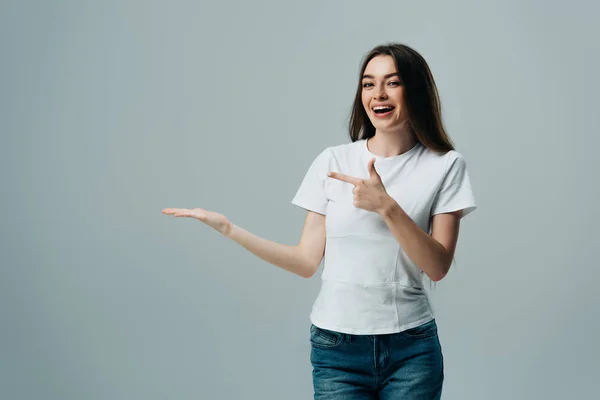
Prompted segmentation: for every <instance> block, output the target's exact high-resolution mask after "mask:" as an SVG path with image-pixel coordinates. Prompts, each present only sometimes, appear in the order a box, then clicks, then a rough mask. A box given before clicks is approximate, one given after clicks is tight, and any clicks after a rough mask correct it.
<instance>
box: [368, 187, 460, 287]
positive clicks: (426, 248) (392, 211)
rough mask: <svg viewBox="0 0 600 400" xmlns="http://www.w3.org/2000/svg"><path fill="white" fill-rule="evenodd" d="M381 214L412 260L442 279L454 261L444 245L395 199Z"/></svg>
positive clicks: (434, 276) (432, 278) (431, 274)
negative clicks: (419, 224) (425, 230)
mask: <svg viewBox="0 0 600 400" xmlns="http://www.w3.org/2000/svg"><path fill="white" fill-rule="evenodd" d="M380 214H381V216H382V217H383V219H384V221H385V223H386V224H387V226H388V227H389V228H390V230H391V231H392V234H393V235H394V237H395V238H396V240H397V241H398V242H399V243H400V246H401V247H402V249H403V250H404V252H405V253H406V255H407V256H408V257H409V258H410V259H411V260H412V262H414V263H415V264H416V265H417V266H418V267H419V268H421V269H422V270H423V272H425V273H426V274H427V276H429V278H430V279H431V280H432V281H439V280H441V279H442V278H443V277H444V276H445V275H446V273H447V272H448V270H449V269H450V264H451V262H452V259H451V258H450V255H449V253H448V251H447V250H446V249H445V248H444V246H442V245H441V244H440V243H439V242H438V241H437V240H435V239H434V238H433V237H431V236H430V235H428V234H427V233H426V232H424V231H423V230H422V229H421V228H420V227H419V226H418V225H417V224H416V223H415V222H414V221H413V220H412V219H411V218H410V216H408V214H406V212H405V211H404V210H403V209H402V207H400V206H399V205H398V203H396V201H394V200H393V199H390V202H389V203H388V204H387V205H386V207H385V208H384V209H383V210H382V211H381V212H380Z"/></svg>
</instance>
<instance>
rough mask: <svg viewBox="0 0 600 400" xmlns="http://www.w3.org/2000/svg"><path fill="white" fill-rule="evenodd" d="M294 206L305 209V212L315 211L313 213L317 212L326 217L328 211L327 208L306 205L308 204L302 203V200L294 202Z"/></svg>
mask: <svg viewBox="0 0 600 400" xmlns="http://www.w3.org/2000/svg"><path fill="white" fill-rule="evenodd" d="M292 204H293V205H295V206H297V207H300V208H303V209H305V210H308V211H313V212H316V213H319V214H323V215H326V209H327V207H326V206H325V207H318V206H315V205H312V204H310V203H306V202H303V201H300V200H292Z"/></svg>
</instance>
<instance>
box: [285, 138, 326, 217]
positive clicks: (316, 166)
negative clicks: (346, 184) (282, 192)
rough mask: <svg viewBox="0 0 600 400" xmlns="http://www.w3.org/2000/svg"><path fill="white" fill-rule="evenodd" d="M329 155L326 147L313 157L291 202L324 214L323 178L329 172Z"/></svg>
mask: <svg viewBox="0 0 600 400" xmlns="http://www.w3.org/2000/svg"><path fill="white" fill-rule="evenodd" d="M329 157H330V150H329V148H326V149H325V150H323V151H322V152H321V153H320V154H319V155H318V156H317V157H316V158H315V159H314V161H313V162H312V164H311V165H310V167H309V168H308V171H307V172H306V174H305V175H304V179H303V180H302V183H301V184H300V187H299V188H298V191H297V192H296V195H295V196H294V198H293V199H292V204H294V205H296V206H298V207H301V208H304V209H305V210H310V211H314V212H316V213H319V214H323V215H325V214H326V210H327V196H326V195H325V179H327V172H329V171H328V168H329Z"/></svg>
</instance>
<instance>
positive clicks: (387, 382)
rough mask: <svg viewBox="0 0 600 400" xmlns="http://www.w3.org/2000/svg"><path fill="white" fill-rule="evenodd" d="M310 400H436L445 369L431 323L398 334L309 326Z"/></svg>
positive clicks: (434, 327) (436, 335) (435, 333)
mask: <svg viewBox="0 0 600 400" xmlns="http://www.w3.org/2000/svg"><path fill="white" fill-rule="evenodd" d="M310 343H311V353H310V361H311V363H312V366H313V372H312V376H313V386H314V398H315V400H367V399H373V400H374V399H380V400H391V399H394V400H396V399H401V400H412V399H415V400H416V399H419V400H437V399H439V398H440V397H441V394H442V383H443V381H444V367H443V357H442V349H441V346H440V342H439V339H438V334H437V325H436V323H435V320H431V321H429V322H427V323H425V324H422V325H420V326H418V327H416V328H411V329H408V330H406V331H403V332H399V333H392V334H383V335H352V334H347V333H340V332H335V331H331V330H327V329H322V328H319V327H317V326H315V325H312V324H311V326H310Z"/></svg>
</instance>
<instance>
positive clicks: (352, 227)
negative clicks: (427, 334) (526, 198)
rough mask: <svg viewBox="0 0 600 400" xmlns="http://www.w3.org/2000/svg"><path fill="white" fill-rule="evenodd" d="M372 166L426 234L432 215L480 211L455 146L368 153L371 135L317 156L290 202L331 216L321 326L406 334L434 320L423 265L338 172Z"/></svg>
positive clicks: (316, 318)
mask: <svg viewBox="0 0 600 400" xmlns="http://www.w3.org/2000/svg"><path fill="white" fill-rule="evenodd" d="M371 158H375V159H376V161H375V169H376V171H377V173H378V174H379V175H380V176H381V179H382V181H383V185H384V186H385V189H386V191H387V193H388V194H389V195H390V196H391V197H392V198H393V199H394V200H396V202H397V203H398V204H399V205H400V207H402V209H403V210H404V211H405V212H406V213H407V214H408V215H409V216H410V217H411V218H412V220H413V221H414V222H415V223H416V224H417V225H418V226H419V227H420V228H421V229H422V230H423V231H425V232H427V233H431V230H430V228H431V226H430V225H431V217H432V216H433V215H435V214H440V213H447V212H452V211H457V210H461V209H462V210H463V217H464V216H466V215H467V214H469V213H470V212H471V211H473V210H475V208H476V205H475V201H474V198H473V193H472V190H471V183H470V180H469V175H468V172H467V166H466V163H465V160H464V158H463V157H462V155H461V154H460V153H458V152H456V151H454V150H453V151H449V152H447V153H445V154H442V153H438V152H435V151H432V150H429V149H428V148H427V147H425V146H424V145H422V144H420V143H417V144H416V145H415V146H414V147H413V148H412V149H410V150H408V151H407V152H405V153H403V154H400V155H398V156H394V157H381V156H377V155H375V154H373V153H371V152H370V151H369V149H368V147H367V140H364V139H362V140H358V141H356V142H353V143H348V144H342V145H337V146H332V147H328V148H326V149H325V150H323V151H322V152H321V153H320V154H319V155H318V156H317V157H316V159H315V160H314V161H313V163H312V164H311V166H310V168H309V169H308V172H307V173H306V175H305V177H304V179H303V181H302V183H301V185H300V187H299V189H298V191H297V193H296V195H295V196H294V198H293V199H292V203H293V204H295V205H297V206H299V207H301V208H304V209H306V210H311V211H314V212H317V213H319V214H324V215H326V222H325V226H326V245H325V256H324V261H323V262H324V264H323V273H322V275H321V289H320V292H319V295H318V297H317V299H316V300H315V302H314V304H313V308H312V312H311V315H310V320H311V322H312V323H313V324H314V325H316V326H318V327H320V328H324V329H329V330H333V331H337V332H343V333H350V334H386V333H396V332H401V331H403V330H406V329H410V328H413V327H415V326H418V325H421V324H423V323H425V322H428V321H430V320H431V319H433V312H432V309H431V306H430V303H429V299H428V297H427V293H426V292H425V290H424V289H423V284H422V279H421V278H422V274H423V272H422V270H421V269H420V268H419V267H417V266H416V265H415V264H414V263H413V262H412V261H411V260H410V259H409V258H408V256H407V255H406V253H405V252H404V251H403V250H402V248H401V247H400V244H399V243H398V241H397V240H396V238H395V237H394V236H393V235H392V232H391V231H390V229H389V228H388V226H387V224H386V223H385V221H384V220H383V218H382V217H381V216H380V215H379V214H377V213H375V212H370V211H366V210H363V209H360V208H357V207H355V206H354V197H353V194H352V189H353V188H354V186H353V185H352V184H350V183H346V182H342V181H339V180H337V179H333V178H329V177H328V176H327V173H328V172H330V171H331V172H340V173H343V174H346V175H350V176H354V177H357V178H363V179H368V178H369V172H368V170H367V164H368V162H369V160H370V159H371Z"/></svg>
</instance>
